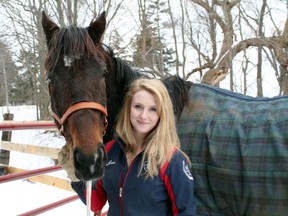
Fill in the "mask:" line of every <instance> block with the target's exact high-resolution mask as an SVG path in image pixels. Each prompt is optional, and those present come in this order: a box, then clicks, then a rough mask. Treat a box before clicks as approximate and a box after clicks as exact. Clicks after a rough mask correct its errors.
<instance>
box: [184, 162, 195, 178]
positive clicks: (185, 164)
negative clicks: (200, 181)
mask: <svg viewBox="0 0 288 216" xmlns="http://www.w3.org/2000/svg"><path fill="white" fill-rule="evenodd" d="M182 164H183V172H184V173H185V175H186V176H187V177H188V179H190V180H194V178H193V176H192V174H191V172H190V168H189V165H188V164H187V163H186V162H185V161H184V160H183V162H182Z"/></svg>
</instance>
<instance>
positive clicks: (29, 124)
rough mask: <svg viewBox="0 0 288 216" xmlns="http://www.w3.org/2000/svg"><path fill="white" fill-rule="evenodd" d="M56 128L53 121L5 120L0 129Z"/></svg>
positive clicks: (0, 124)
mask: <svg viewBox="0 0 288 216" xmlns="http://www.w3.org/2000/svg"><path fill="white" fill-rule="evenodd" d="M50 128H52V129H55V128H56V125H55V123H54V122H53V121H22V122H21V121H18V122H17V121H3V122H1V123H0V131H1V130H2V131H4V130H30V129H50Z"/></svg>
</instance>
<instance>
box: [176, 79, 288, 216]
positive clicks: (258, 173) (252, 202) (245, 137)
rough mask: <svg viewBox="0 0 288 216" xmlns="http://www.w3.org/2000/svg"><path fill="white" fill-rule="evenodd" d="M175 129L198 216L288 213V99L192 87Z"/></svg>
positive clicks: (206, 87)
mask: <svg viewBox="0 0 288 216" xmlns="http://www.w3.org/2000/svg"><path fill="white" fill-rule="evenodd" d="M189 98H190V99H189V104H188V105H187V106H186V107H185V108H184V110H183V113H182V115H181V117H180V119H179V121H178V123H177V129H178V134H179V137H180V140H181V148H182V150H183V151H184V152H186V153H187V154H188V156H189V157H190V159H191V162H192V173H193V177H194V181H195V196H196V201H197V215H211V216H218V215H221V216H238V215H245V216H266V215H267V216H273V215H275V216H281V215H287V212H288V97H285V96H282V97H273V98H254V97H249V96H244V95H242V94H238V93H233V92H230V91H228V90H224V89H220V88H217V87H211V86H206V85H201V84H193V85H192V87H191V89H190V92H189Z"/></svg>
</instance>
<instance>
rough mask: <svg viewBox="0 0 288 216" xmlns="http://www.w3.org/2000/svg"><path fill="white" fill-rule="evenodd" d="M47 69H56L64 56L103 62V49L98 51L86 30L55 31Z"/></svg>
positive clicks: (73, 28)
mask: <svg viewBox="0 0 288 216" xmlns="http://www.w3.org/2000/svg"><path fill="white" fill-rule="evenodd" d="M48 47H49V49H48V56H47V59H46V63H45V66H46V68H47V69H48V70H49V69H52V68H55V66H56V64H57V62H58V61H59V59H60V58H64V56H67V57H70V58H75V59H76V60H77V59H80V58H86V59H89V58H90V57H92V56H94V57H95V59H99V60H100V61H101V60H103V54H102V53H101V49H96V47H95V44H94V42H93V40H92V39H91V37H90V36H89V33H88V30H87V29H86V28H79V27H69V28H61V29H58V30H56V31H55V33H54V35H53V37H52V39H51V41H50V43H49V45H48Z"/></svg>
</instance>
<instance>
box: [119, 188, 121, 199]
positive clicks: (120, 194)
mask: <svg viewBox="0 0 288 216" xmlns="http://www.w3.org/2000/svg"><path fill="white" fill-rule="evenodd" d="M119 197H122V187H120V188H119Z"/></svg>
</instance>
